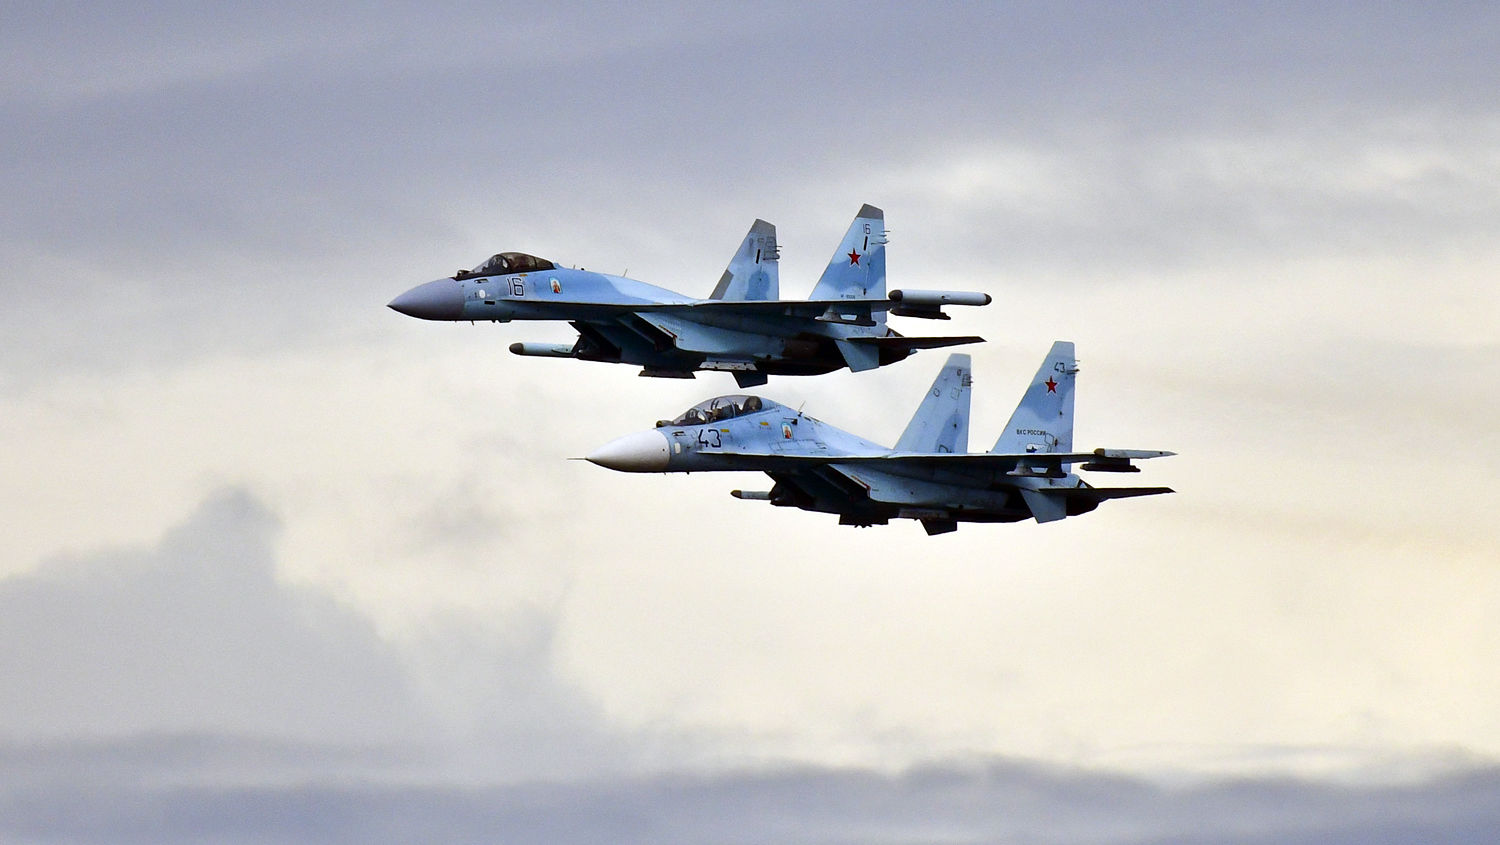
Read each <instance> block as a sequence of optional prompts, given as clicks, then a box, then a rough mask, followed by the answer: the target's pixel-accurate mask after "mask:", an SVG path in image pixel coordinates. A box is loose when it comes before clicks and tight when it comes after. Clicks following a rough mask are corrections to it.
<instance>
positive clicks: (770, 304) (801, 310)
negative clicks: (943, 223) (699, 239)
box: [525, 291, 988, 323]
mask: <svg viewBox="0 0 1500 845" xmlns="http://www.w3.org/2000/svg"><path fill="white" fill-rule="evenodd" d="M893 293H899V291H893ZM977 296H983V297H984V298H985V299H986V300H988V295H987V294H978V295H977ZM910 299H911V297H910V296H908V297H907V300H908V301H903V300H901V299H894V298H892V299H693V300H687V301H683V302H652V301H649V300H643V301H640V302H589V301H570V300H565V299H557V298H550V297H549V298H546V299H534V300H527V301H526V303H525V304H526V305H527V307H529V308H533V309H540V310H551V309H555V310H559V311H568V312H570V313H571V312H576V311H578V310H586V311H589V312H592V313H595V314H600V315H603V314H611V313H617V314H624V313H630V312H637V311H679V312H681V311H686V312H689V313H694V314H781V315H786V316H793V317H806V318H810V319H816V318H819V317H822V318H824V319H827V320H829V321H830V322H849V323H853V322H863V321H864V320H868V319H869V317H870V315H871V314H872V313H875V312H878V311H893V310H896V311H899V310H903V309H905V310H910V309H911V308H912V306H911V304H910V302H909V300H910ZM942 304H951V305H971V304H978V301H977V300H976V301H974V302H969V301H966V300H951V301H947V302H944V303H942ZM912 316H928V315H927V314H926V313H923V314H912Z"/></svg>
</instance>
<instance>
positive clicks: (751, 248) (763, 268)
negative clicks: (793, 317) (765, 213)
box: [708, 220, 781, 299]
mask: <svg viewBox="0 0 1500 845" xmlns="http://www.w3.org/2000/svg"><path fill="white" fill-rule="evenodd" d="M780 258H781V254H780V253H779V252H778V251H777V248H776V227H775V226H772V225H771V224H770V223H767V222H766V221H764V220H756V221H755V222H754V223H752V224H750V232H749V233H748V234H746V235H745V240H744V242H743V243H741V244H740V248H739V251H738V252H736V253H735V254H734V257H733V258H731V259H729V266H728V267H726V268H724V275H722V276H720V277H719V284H718V285H717V286H716V287H714V292H713V293H711V294H709V295H708V298H709V299H780V298H781V278H780V275H781V274H780V271H779V270H778V267H779V266H780V265H779V263H778V261H779V259H780Z"/></svg>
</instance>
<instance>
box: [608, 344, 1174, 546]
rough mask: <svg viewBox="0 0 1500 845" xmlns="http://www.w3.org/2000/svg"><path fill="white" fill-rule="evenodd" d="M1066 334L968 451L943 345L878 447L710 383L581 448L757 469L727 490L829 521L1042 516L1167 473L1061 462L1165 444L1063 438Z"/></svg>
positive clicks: (679, 467)
mask: <svg viewBox="0 0 1500 845" xmlns="http://www.w3.org/2000/svg"><path fill="white" fill-rule="evenodd" d="M1077 374H1078V365H1077V361H1076V359H1075V358H1074V357H1073V344H1072V343H1069V342H1066V341H1058V342H1057V343H1054V344H1053V345H1052V349H1051V351H1050V352H1048V353H1047V358H1046V360H1045V361H1043V362H1042V366H1041V367H1040V368H1039V369H1038V370H1037V372H1036V376H1035V377H1033V378H1032V380H1031V384H1030V385H1029V386H1028V387H1027V388H1026V393H1025V395H1023V396H1022V398H1021V403H1020V405H1019V406H1017V407H1016V410H1015V413H1013V414H1012V415H1011V418H1010V421H1009V422H1008V423H1006V426H1005V430H1004V431H1003V432H1002V433H1001V434H1000V438H999V440H997V441H996V442H995V446H994V448H993V449H991V450H990V451H988V452H979V453H969V451H968V448H969V393H970V388H971V385H972V378H971V373H970V368H969V356H968V355H963V354H955V355H951V356H949V358H948V363H947V365H946V366H944V367H943V369H942V372H940V373H939V374H938V377H937V379H936V380H935V381H934V382H933V383H932V388H931V389H930V390H929V391H928V392H927V394H926V396H924V397H923V399H922V404H921V405H920V406H919V407H918V408H917V412H916V415H915V416H913V417H912V419H911V422H910V423H908V424H907V426H906V431H905V432H904V433H902V435H901V439H900V440H899V441H898V442H897V443H896V448H894V449H887V448H885V447H883V446H879V445H877V444H875V443H871V442H870V441H868V440H865V439H863V438H860V437H856V436H855V435H853V434H849V433H848V432H845V431H841V430H839V429H837V428H834V427H833V426H831V425H828V424H827V423H823V422H819V421H818V420H815V419H813V418H812V417H809V416H806V415H804V414H803V413H802V412H801V411H794V410H792V409H791V408H788V407H786V406H784V405H779V404H777V403H775V402H771V401H769V400H765V399H762V398H760V397H759V396H748V395H743V394H741V395H733V396H720V397H718V398H715V399H710V400H708V401H706V402H702V403H699V404H698V405H695V406H693V407H692V408H689V409H688V410H687V411H686V412H685V413H684V414H682V416H680V417H678V418H677V419H675V420H671V421H667V420H663V421H661V422H658V423H657V424H656V425H657V427H656V429H655V430H653V431H641V432H637V433H635V434H628V435H626V436H624V437H621V438H619V439H617V440H614V441H612V442H610V443H607V444H605V445H604V446H602V447H600V448H599V449H597V450H595V451H594V452H593V453H591V454H589V455H588V456H587V457H586V458H585V460H588V461H591V462H593V463H595V464H598V465H600V466H604V467H608V468H610V469H615V470H620V471H622V472H713V471H723V470H740V471H745V470H749V471H758V472H764V473H765V474H767V475H769V476H770V477H771V479H772V480H773V481H774V482H775V483H774V484H773V485H772V486H771V489H770V490H769V491H767V492H747V491H743V490H735V491H733V495H734V496H735V497H736V498H740V499H760V500H765V501H769V502H770V503H771V504H773V505H782V506H789V507H797V508H801V509H803V510H809V511H818V512H822V513H832V514H838V517H839V523H840V524H842V525H860V526H868V525H883V524H885V523H887V522H889V521H890V520H892V519H916V520H919V521H921V523H922V527H923V528H925V529H926V530H927V533H928V534H942V533H945V532H948V531H954V530H956V529H957V528H958V523H960V522H1018V521H1020V520H1023V519H1035V520H1036V521H1037V522H1052V521H1054V520H1059V519H1063V518H1065V517H1069V516H1077V515H1079V514H1082V513H1087V512H1088V511H1091V510H1093V509H1094V508H1096V507H1098V506H1099V503H1100V502H1102V501H1104V500H1106V499H1123V498H1129V497H1132V496H1150V495H1154V494H1157V493H1170V492H1172V490H1171V488H1168V487H1094V486H1092V485H1090V484H1088V483H1087V482H1085V481H1084V480H1083V479H1082V478H1080V477H1079V476H1078V475H1077V474H1076V473H1074V472H1072V471H1071V469H1070V468H1071V466H1072V465H1074V464H1077V465H1079V469H1082V470H1088V471H1094V472H1139V471H1140V469H1139V468H1138V467H1136V466H1135V465H1134V464H1133V463H1131V462H1132V461H1136V460H1144V459H1146V458H1160V457H1164V456H1167V455H1171V454H1173V453H1172V452H1160V451H1146V450H1139V449H1095V450H1094V451H1092V452H1075V451H1073V388H1074V384H1075V382H1076V381H1077Z"/></svg>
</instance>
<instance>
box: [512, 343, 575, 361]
mask: <svg viewBox="0 0 1500 845" xmlns="http://www.w3.org/2000/svg"><path fill="white" fill-rule="evenodd" d="M510 352H511V354H512V355H524V356H526V357H528V358H575V357H577V356H576V355H574V354H573V347H572V345H570V344H566V343H512V344H511V345H510Z"/></svg>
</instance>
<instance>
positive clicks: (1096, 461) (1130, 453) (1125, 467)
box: [1078, 449, 1174, 472]
mask: <svg viewBox="0 0 1500 845" xmlns="http://www.w3.org/2000/svg"><path fill="white" fill-rule="evenodd" d="M1172 454H1174V453H1172V452H1162V451H1157V450H1151V449H1095V450H1094V457H1093V458H1091V459H1090V460H1089V461H1088V463H1084V464H1079V465H1078V468H1079V469H1086V470H1091V471H1093V472H1140V471H1141V468H1140V467H1138V466H1136V465H1135V464H1132V463H1131V461H1132V460H1137V461H1143V460H1146V459H1147V458H1165V457H1167V456H1169V455H1172Z"/></svg>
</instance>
